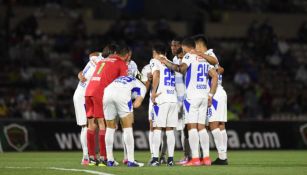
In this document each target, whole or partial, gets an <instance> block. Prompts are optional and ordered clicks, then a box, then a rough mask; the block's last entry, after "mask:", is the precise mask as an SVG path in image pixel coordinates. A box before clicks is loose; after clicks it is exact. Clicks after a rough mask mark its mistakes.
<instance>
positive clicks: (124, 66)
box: [119, 63, 128, 76]
mask: <svg viewBox="0 0 307 175" xmlns="http://www.w3.org/2000/svg"><path fill="white" fill-rule="evenodd" d="M119 74H120V76H127V75H128V66H127V64H126V63H123V64H122V65H121V67H120V73H119Z"/></svg>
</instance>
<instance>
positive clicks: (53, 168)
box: [48, 167, 113, 175]
mask: <svg viewBox="0 0 307 175" xmlns="http://www.w3.org/2000/svg"><path fill="white" fill-rule="evenodd" d="M48 169H51V170H60V171H78V172H86V173H89V174H97V175H113V174H109V173H103V172H99V171H93V170H83V169H68V168H57V167H49V168H48Z"/></svg>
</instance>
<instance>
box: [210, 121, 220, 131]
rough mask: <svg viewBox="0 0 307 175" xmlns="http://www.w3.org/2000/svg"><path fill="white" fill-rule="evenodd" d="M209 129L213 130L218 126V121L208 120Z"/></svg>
mask: <svg viewBox="0 0 307 175" xmlns="http://www.w3.org/2000/svg"><path fill="white" fill-rule="evenodd" d="M209 127H210V130H211V131H212V130H214V129H216V128H219V123H218V122H210V124H209Z"/></svg>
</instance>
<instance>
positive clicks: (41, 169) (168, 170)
mask: <svg viewBox="0 0 307 175" xmlns="http://www.w3.org/2000/svg"><path fill="white" fill-rule="evenodd" d="M80 156H81V152H26V153H13V152H12V153H0V174H1V175H15V174H18V175H25V174H31V175H51V174H52V175H64V174H65V175H66V174H67V175H81V174H82V175H84V174H85V175H86V174H91V172H78V171H80V170H93V171H95V172H94V173H96V174H97V173H98V172H101V173H109V174H114V175H190V174H191V175H211V174H212V175H222V174H227V175H228V174H229V175H231V174H233V175H246V174H248V175H256V174H257V175H258V174H259V175H260V174H261V175H263V174H276V175H288V174H294V175H307V151H230V152H229V153H228V157H229V163H230V165H228V166H211V167H205V166H201V167H181V166H174V167H166V166H165V165H163V166H160V167H148V166H146V167H141V168H127V167H126V166H124V165H122V164H121V165H120V166H119V167H83V166H81V165H80ZM211 156H212V159H215V157H216V152H215V151H212V152H211ZM135 157H136V159H137V160H138V161H140V162H146V163H147V161H148V157H149V153H148V152H136V155H135ZM180 157H181V153H180V152H176V155H175V158H177V159H178V158H180ZM115 158H117V160H118V161H119V162H120V161H121V158H122V152H116V153H115ZM52 167H56V168H65V169H69V170H67V171H63V170H58V169H52ZM70 169H77V170H75V171H73V170H70Z"/></svg>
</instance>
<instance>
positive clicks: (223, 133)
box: [221, 129, 228, 159]
mask: <svg viewBox="0 0 307 175" xmlns="http://www.w3.org/2000/svg"><path fill="white" fill-rule="evenodd" d="M221 133H222V136H223V145H224V148H225V152H226V159H227V140H228V137H227V132H226V129H224V130H221Z"/></svg>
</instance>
